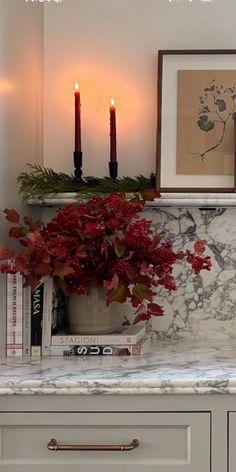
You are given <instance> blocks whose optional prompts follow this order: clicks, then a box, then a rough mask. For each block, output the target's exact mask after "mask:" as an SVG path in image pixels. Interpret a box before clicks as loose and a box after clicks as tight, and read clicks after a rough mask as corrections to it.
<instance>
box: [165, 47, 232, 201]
mask: <svg viewBox="0 0 236 472" xmlns="http://www.w3.org/2000/svg"><path fill="white" fill-rule="evenodd" d="M235 123H236V50H177V51H170V50H168V51H159V54H158V131H157V186H158V190H160V191H163V192H165V191H166V192H193V193H194V192H203V193H204V192H207V193H209V192H234V191H235V167H236V166H235V159H236V152H235V149H236V146H235V134H236V133H235V131H236V125H235Z"/></svg>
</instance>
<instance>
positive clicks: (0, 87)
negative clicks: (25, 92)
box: [0, 78, 14, 93]
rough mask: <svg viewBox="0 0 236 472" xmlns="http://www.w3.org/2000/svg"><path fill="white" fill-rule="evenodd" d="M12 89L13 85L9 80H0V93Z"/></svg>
mask: <svg viewBox="0 0 236 472" xmlns="http://www.w3.org/2000/svg"><path fill="white" fill-rule="evenodd" d="M13 88H14V85H13V83H12V82H10V80H6V79H1V78H0V93H7V92H10V91H11V90H12V89H13Z"/></svg>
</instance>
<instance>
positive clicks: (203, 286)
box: [128, 208, 236, 339]
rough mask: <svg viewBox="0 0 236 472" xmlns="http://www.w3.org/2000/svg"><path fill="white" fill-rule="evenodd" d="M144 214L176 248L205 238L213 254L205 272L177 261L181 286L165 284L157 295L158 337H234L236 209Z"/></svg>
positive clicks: (154, 323) (167, 210)
mask: <svg viewBox="0 0 236 472" xmlns="http://www.w3.org/2000/svg"><path fill="white" fill-rule="evenodd" d="M145 216H146V217H147V218H148V219H150V220H152V224H153V228H154V229H155V231H156V233H157V234H159V235H162V236H163V237H164V238H165V240H169V241H171V242H172V243H173V246H174V248H175V250H184V249H187V248H191V247H193V244H194V242H195V241H196V240H198V239H205V240H207V252H206V253H207V255H210V256H211V259H212V269H211V271H210V272H208V271H202V273H201V275H195V274H194V273H193V272H192V270H191V268H190V267H189V266H188V264H183V262H182V263H179V264H178V265H176V266H175V270H174V275H175V277H176V280H177V287H178V288H177V290H176V291H172V292H168V291H166V290H164V289H161V290H160V291H159V295H158V297H157V302H158V303H159V304H160V305H162V306H163V308H164V310H165V315H164V316H163V317H158V318H155V317H153V319H152V329H153V330H154V331H155V332H156V335H157V337H158V338H159V339H168V338H172V339H178V338H185V339H207V338H236V208H227V209H226V208H216V209H209V208H207V209H202V210H201V209H198V208H183V209H179V208H150V209H147V210H146V215H145ZM128 317H129V319H130V321H131V320H132V316H131V315H130V316H128Z"/></svg>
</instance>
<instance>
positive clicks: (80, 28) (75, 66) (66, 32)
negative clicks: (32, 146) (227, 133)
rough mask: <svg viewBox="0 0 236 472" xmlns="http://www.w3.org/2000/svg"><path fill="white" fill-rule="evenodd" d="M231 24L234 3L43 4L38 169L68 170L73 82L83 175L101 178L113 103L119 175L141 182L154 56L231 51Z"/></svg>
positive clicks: (151, 121) (150, 139)
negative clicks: (41, 159)
mask: <svg viewBox="0 0 236 472" xmlns="http://www.w3.org/2000/svg"><path fill="white" fill-rule="evenodd" d="M235 16H236V3H235V0H214V2H212V3H208V2H203V1H201V0H193V1H192V2H189V1H188V0H172V2H169V0H62V2H61V3H58V4H57V3H50V4H46V3H45V149H44V151H45V165H46V166H51V167H54V168H55V169H61V170H63V171H68V172H70V171H72V170H73V162H72V151H73V86H74V82H75V81H76V80H78V81H79V83H80V88H81V94H82V113H83V117H82V124H83V130H82V139H83V151H84V174H85V175H91V174H92V175H100V176H101V175H104V174H106V173H107V161H108V156H109V136H108V133H109V128H108V107H109V99H110V97H113V96H114V97H115V98H116V99H117V115H118V116H117V120H118V156H119V167H120V175H121V174H130V175H136V174H138V173H143V174H146V175H148V174H149V173H150V172H151V171H152V170H154V169H155V146H156V143H155V140H156V136H155V134H156V55H157V51H158V49H177V48H179V49H180V48H183V49H185V48H234V47H235V44H236V43H235V39H236V29H235Z"/></svg>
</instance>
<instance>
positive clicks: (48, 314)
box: [42, 277, 53, 356]
mask: <svg viewBox="0 0 236 472" xmlns="http://www.w3.org/2000/svg"><path fill="white" fill-rule="evenodd" d="M52 292H53V280H52V278H51V277H47V278H45V279H44V291H43V329H42V355H43V356H48V355H49V347H50V344H51V326H52Z"/></svg>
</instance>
